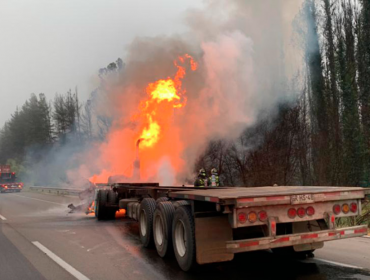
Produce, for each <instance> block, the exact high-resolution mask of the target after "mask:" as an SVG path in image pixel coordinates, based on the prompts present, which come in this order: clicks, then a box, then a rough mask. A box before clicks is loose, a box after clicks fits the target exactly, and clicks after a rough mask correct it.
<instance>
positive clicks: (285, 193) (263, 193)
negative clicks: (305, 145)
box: [169, 186, 365, 206]
mask: <svg viewBox="0 0 370 280" xmlns="http://www.w3.org/2000/svg"><path fill="white" fill-rule="evenodd" d="M364 191H365V190H364V189H363V188H359V187H329V186H328V187H326V186H319V187H316V186H281V187H279V186H277V187H271V186H269V187H253V188H240V187H239V188H224V189H218V188H209V189H199V188H194V189H193V190H184V191H173V192H170V193H169V197H173V198H177V199H193V200H203V201H210V202H217V203H221V204H238V206H252V205H255V204H259V205H266V204H291V203H292V196H294V197H297V196H300V197H301V198H302V200H304V199H305V201H303V203H311V202H312V203H313V202H319V201H329V200H338V199H343V198H344V197H345V198H346V199H360V198H363V197H364ZM303 196H305V197H303ZM294 199H295V198H294ZM298 200H299V199H298ZM302 200H299V202H302ZM292 204H293V203H292Z"/></svg>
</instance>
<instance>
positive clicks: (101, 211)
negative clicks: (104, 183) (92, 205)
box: [96, 190, 108, 220]
mask: <svg viewBox="0 0 370 280" xmlns="http://www.w3.org/2000/svg"><path fill="white" fill-rule="evenodd" d="M107 200H108V194H107V191H106V190H100V191H99V192H98V195H97V204H96V215H97V217H98V220H105V219H106V215H107V207H106V206H107Z"/></svg>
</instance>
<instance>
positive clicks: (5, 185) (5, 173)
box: [0, 165, 23, 193]
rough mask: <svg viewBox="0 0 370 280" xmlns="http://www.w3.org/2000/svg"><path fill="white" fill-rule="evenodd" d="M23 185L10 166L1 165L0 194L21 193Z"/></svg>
mask: <svg viewBox="0 0 370 280" xmlns="http://www.w3.org/2000/svg"><path fill="white" fill-rule="evenodd" d="M22 189H23V183H21V182H18V180H17V176H16V174H15V172H12V171H11V170H10V165H0V192H1V193H5V192H20V191H21V190H22Z"/></svg>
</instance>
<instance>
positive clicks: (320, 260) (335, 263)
mask: <svg viewBox="0 0 370 280" xmlns="http://www.w3.org/2000/svg"><path fill="white" fill-rule="evenodd" d="M313 260H314V261H318V262H323V263H327V264H332V265H336V266H342V267H348V268H354V269H364V268H363V267H359V266H354V265H349V264H345V263H339V262H333V261H328V260H323V259H317V258H314V259H313Z"/></svg>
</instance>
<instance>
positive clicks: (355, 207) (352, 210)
mask: <svg viewBox="0 0 370 280" xmlns="http://www.w3.org/2000/svg"><path fill="white" fill-rule="evenodd" d="M350 209H351V212H353V213H356V212H357V203H354V202H352V203H351V206H350Z"/></svg>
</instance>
